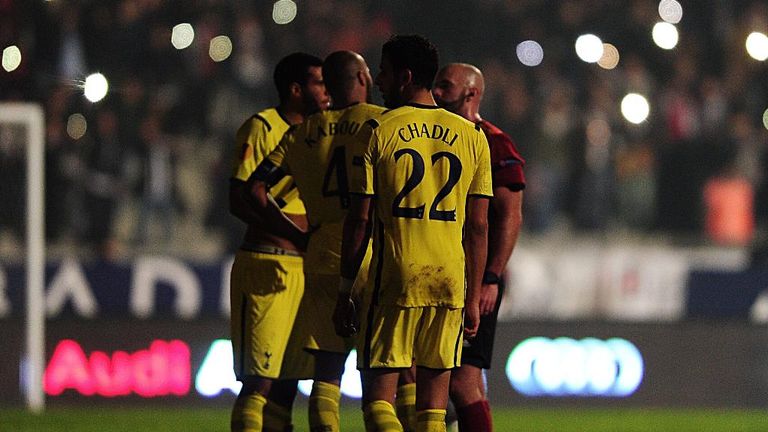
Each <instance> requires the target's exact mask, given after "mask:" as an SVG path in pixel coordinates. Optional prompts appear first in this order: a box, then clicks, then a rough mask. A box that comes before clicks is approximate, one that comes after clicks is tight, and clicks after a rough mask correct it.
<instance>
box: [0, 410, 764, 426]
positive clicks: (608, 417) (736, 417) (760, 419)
mask: <svg viewBox="0 0 768 432" xmlns="http://www.w3.org/2000/svg"><path fill="white" fill-rule="evenodd" d="M493 416H494V423H495V424H494V427H495V430H496V431H497V432H515V431H521V432H523V431H525V432H545V431H546V432H577V431H578V432H663V431H669V432H720V431H722V432H752V431H754V432H758V431H760V432H764V431H766V430H768V411H758V410H702V409H696V410H693V409H692V410H677V409H575V408H560V409H556V408H547V409H527V408H512V409H500V408H496V409H495V410H494V413H493ZM341 418H342V425H341V430H342V431H349V432H363V431H364V430H365V429H364V427H363V422H362V413H361V412H360V411H359V410H357V409H355V408H353V407H344V408H343V410H342V413H341ZM294 422H295V423H296V425H295V432H308V430H309V428H308V426H307V422H306V407H304V406H297V407H296V411H295V413H294ZM228 430H229V410H228V409H223V408H215V409H213V408H199V409H198V408H178V409H177V408H157V409H141V408H113V407H109V408H81V407H78V408H51V409H48V410H46V412H45V413H44V414H42V415H33V414H30V413H28V412H26V411H24V410H22V409H0V431H2V432H32V431H34V432H60V431H63V432H104V431H110V432H121V431H126V432H128V431H130V432H150V431H151V432H163V431H186V432H219V431H224V432H226V431H228Z"/></svg>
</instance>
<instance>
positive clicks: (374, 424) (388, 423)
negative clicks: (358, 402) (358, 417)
mask: <svg viewBox="0 0 768 432" xmlns="http://www.w3.org/2000/svg"><path fill="white" fill-rule="evenodd" d="M363 419H364V420H365V431H366V432H403V427H402V426H401V425H400V422H399V421H398V420H397V414H395V409H394V408H393V407H392V405H390V403H389V402H387V401H384V400H375V401H373V402H370V403H369V404H367V405H366V406H365V407H363Z"/></svg>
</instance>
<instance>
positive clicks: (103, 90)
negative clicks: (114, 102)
mask: <svg viewBox="0 0 768 432" xmlns="http://www.w3.org/2000/svg"><path fill="white" fill-rule="evenodd" d="M108 91H109V82H108V81H107V78H106V77H105V76H104V75H102V74H100V73H95V74H91V75H88V76H87V77H86V78H85V83H84V84H83V92H84V93H85V98H86V99H88V100H89V101H91V102H98V101H100V100H102V99H104V97H105V96H106V95H107V92H108Z"/></svg>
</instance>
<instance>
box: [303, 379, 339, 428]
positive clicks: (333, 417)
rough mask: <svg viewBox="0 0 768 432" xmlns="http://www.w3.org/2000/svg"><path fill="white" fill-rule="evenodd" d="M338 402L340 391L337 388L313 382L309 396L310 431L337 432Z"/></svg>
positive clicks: (328, 384)
mask: <svg viewBox="0 0 768 432" xmlns="http://www.w3.org/2000/svg"><path fill="white" fill-rule="evenodd" d="M339 400H341V390H340V389H339V387H338V386H336V385H333V384H330V383H327V382H323V381H315V382H314V384H313V385H312V393H311V394H310V395H309V428H310V430H313V431H314V430H318V431H327V432H339Z"/></svg>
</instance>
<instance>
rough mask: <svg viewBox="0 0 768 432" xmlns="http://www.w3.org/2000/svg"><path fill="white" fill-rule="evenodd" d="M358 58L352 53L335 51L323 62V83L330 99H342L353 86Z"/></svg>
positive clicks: (358, 64) (358, 62)
mask: <svg viewBox="0 0 768 432" xmlns="http://www.w3.org/2000/svg"><path fill="white" fill-rule="evenodd" d="M359 66H360V57H359V56H358V55H357V54H355V53H354V52H352V51H335V52H332V53H331V54H329V55H328V57H326V58H325V60H324V61H323V81H325V88H326V89H327V90H328V93H329V94H330V95H331V98H332V99H344V97H343V96H344V94H345V92H346V91H348V90H349V89H350V88H351V87H352V86H353V84H354V79H355V78H356V77H357V75H356V73H357V71H358V69H359Z"/></svg>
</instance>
